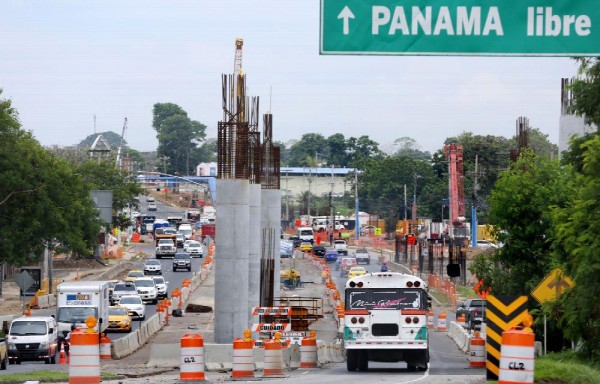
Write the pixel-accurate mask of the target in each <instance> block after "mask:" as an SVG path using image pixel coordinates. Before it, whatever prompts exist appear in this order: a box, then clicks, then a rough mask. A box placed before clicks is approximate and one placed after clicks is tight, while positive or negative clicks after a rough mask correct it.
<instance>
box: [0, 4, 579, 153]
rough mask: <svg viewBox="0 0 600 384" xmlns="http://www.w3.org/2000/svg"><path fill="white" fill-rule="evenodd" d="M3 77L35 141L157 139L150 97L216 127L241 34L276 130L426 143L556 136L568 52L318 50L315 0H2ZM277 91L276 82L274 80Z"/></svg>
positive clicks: (138, 142) (286, 136)
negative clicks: (522, 133)
mask: <svg viewBox="0 0 600 384" xmlns="http://www.w3.org/2000/svg"><path fill="white" fill-rule="evenodd" d="M0 8H1V12H0V88H3V89H4V93H3V96H4V97H8V98H10V99H12V100H13V103H14V106H15V107H16V108H17V109H18V111H19V113H20V118H21V121H22V123H23V126H24V128H25V129H27V130H31V131H33V133H34V134H35V136H36V138H37V139H38V140H39V141H40V142H41V143H42V144H43V145H54V144H57V145H61V146H66V145H72V144H75V143H78V142H79V141H81V140H82V139H84V138H85V137H86V136H88V135H90V134H92V133H93V132H94V124H93V116H94V115H96V117H97V123H96V124H97V130H98V131H107V130H112V131H114V132H117V133H120V132H121V128H122V126H123V118H124V117H127V118H128V130H127V132H126V136H125V139H126V140H127V142H128V143H129V145H130V146H131V147H132V148H134V149H137V150H141V151H148V150H154V149H156V146H157V140H156V132H155V131H154V130H153V129H152V127H151V124H152V106H153V104H154V103H156V102H173V103H177V104H179V105H180V106H181V107H183V108H184V109H185V110H186V111H187V112H188V114H189V115H190V117H191V118H193V119H195V120H198V121H200V122H202V123H203V124H205V125H206V126H207V127H208V128H207V135H208V137H216V125H217V121H219V120H220V119H221V118H222V115H223V114H222V109H221V74H222V73H231V72H232V71H233V60H234V51H235V47H234V43H235V39H236V37H242V38H243V39H244V48H243V69H244V72H245V73H246V74H247V75H248V78H247V85H248V87H249V93H250V94H252V95H257V96H260V98H261V99H260V103H261V114H262V113H265V112H267V111H269V110H271V112H272V113H273V115H274V123H273V131H274V137H275V139H276V140H280V141H284V142H287V141H289V140H292V139H299V138H300V137H301V135H302V134H304V133H309V132H318V133H322V134H323V135H325V136H329V135H331V134H333V133H337V132H341V133H343V134H344V135H345V136H346V137H349V136H355V137H358V136H361V135H369V136H370V137H371V138H372V139H374V140H376V141H378V142H379V143H380V144H381V146H382V147H384V148H385V147H387V146H389V145H390V144H391V143H392V142H393V140H394V139H396V138H399V137H403V136H409V137H412V138H414V139H415V140H416V141H417V142H418V143H419V145H420V147H421V149H423V150H428V151H434V150H436V149H438V148H439V147H440V146H441V144H442V143H443V141H444V139H445V138H446V137H448V136H454V135H458V134H460V133H461V132H464V131H471V132H474V133H476V134H481V135H488V134H490V135H502V136H506V137H510V136H513V135H514V132H515V120H516V119H517V118H518V117H519V116H527V117H529V119H530V123H531V125H532V126H533V127H537V128H540V129H541V131H542V132H544V133H546V134H548V135H549V137H550V140H551V141H553V142H557V141H558V119H559V115H560V79H561V78H562V77H571V76H573V75H575V73H576V70H577V65H576V64H575V62H574V61H573V60H571V59H568V58H542V57H540V58H508V57H400V56H389V57H387V56H386V57H382V56H320V55H319V1H317V0H310V1H309V0H301V1H289V0H278V1H275V0H256V1H241V0H238V1H225V0H218V1H216V0H215V1H209V0H196V1H183V0H182V1H131V0H128V1H105V0H98V1H84V0H82V1H74V0H73V1H60V0H55V1H29V0H23V1H10V0H0ZM271 89H272V93H271V92H270V90H271ZM270 94H272V97H270Z"/></svg>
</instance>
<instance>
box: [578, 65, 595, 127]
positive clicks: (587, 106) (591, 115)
mask: <svg viewBox="0 0 600 384" xmlns="http://www.w3.org/2000/svg"><path fill="white" fill-rule="evenodd" d="M577 61H578V62H579V64H580V67H579V76H577V77H576V78H575V80H574V81H573V84H571V90H572V91H573V109H574V111H575V113H577V114H578V115H579V116H584V117H585V120H586V122H587V123H588V124H590V125H592V124H593V125H595V126H596V127H600V108H599V107H598V106H600V91H599V87H598V84H600V60H599V59H598V58H580V59H577Z"/></svg>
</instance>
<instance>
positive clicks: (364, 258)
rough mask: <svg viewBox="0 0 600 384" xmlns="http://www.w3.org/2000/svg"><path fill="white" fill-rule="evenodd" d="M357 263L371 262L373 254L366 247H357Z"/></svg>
mask: <svg viewBox="0 0 600 384" xmlns="http://www.w3.org/2000/svg"><path fill="white" fill-rule="evenodd" d="M354 257H355V258H356V264H371V255H369V251H368V250H367V249H366V248H360V249H357V250H356V252H355V253H354Z"/></svg>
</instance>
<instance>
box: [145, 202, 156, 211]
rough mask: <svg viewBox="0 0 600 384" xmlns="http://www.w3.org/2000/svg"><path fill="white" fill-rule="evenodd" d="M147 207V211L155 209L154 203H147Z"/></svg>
mask: <svg viewBox="0 0 600 384" xmlns="http://www.w3.org/2000/svg"><path fill="white" fill-rule="evenodd" d="M147 209H148V210H149V211H156V203H148V207H147Z"/></svg>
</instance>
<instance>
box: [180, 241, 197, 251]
mask: <svg viewBox="0 0 600 384" xmlns="http://www.w3.org/2000/svg"><path fill="white" fill-rule="evenodd" d="M194 241H196V240H194V239H189V240H185V241H184V242H183V250H184V252H185V249H186V248H187V246H188V245H189V244H190V243H192V242H194Z"/></svg>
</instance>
